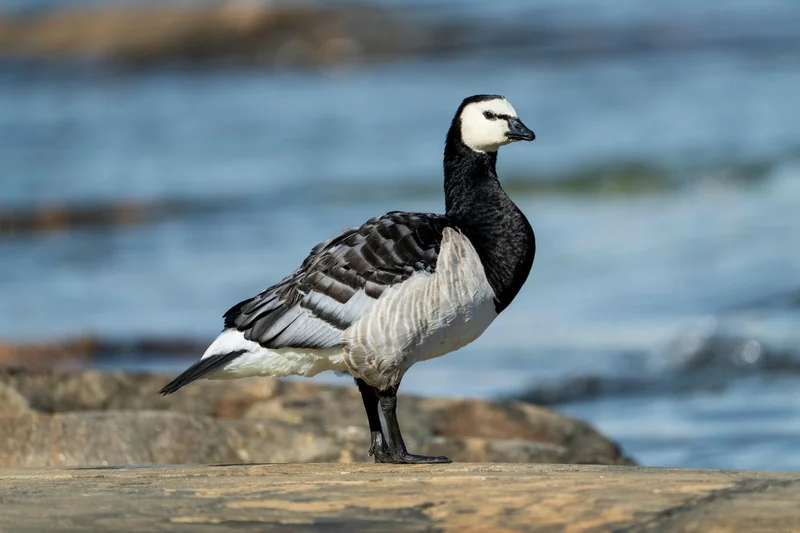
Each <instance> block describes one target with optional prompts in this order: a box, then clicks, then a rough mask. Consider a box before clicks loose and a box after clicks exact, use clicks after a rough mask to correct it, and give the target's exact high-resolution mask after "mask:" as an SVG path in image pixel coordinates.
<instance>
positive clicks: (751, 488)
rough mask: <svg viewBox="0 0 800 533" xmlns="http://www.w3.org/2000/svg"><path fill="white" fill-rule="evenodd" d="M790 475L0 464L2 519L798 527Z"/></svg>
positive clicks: (301, 526) (28, 526)
mask: <svg viewBox="0 0 800 533" xmlns="http://www.w3.org/2000/svg"><path fill="white" fill-rule="evenodd" d="M798 502H800V474H779V473H763V472H762V473H759V472H732V471H711V470H705V471H704V470H672V469H658V468H639V467H620V466H556V465H521V464H488V463H487V464H452V465H437V466H395V465H363V464H362V465H355V464H354V465H341V464H306V465H300V464H283V465H276V464H265V465H240V466H230V465H228V466H185V467H183V466H181V467H157V468H125V469H114V468H104V469H77V470H69V469H60V470H0V509H2V511H0V530H2V531H15V532H18V533H22V532H29V531H30V532H33V531H36V532H38V531H126V532H127V531H142V532H151V531H179V532H180V531H187V532H197V531H200V532H202V531H260V532H272V531H281V532H284V531H300V532H302V531H326V532H327V531H347V532H348V533H357V532H362V531H382V532H389V531H391V532H406V531H442V532H449V531H459V532H461V531H492V532H509V531H528V532H548V533H551V532H564V533H569V532H605V531H609V532H620V533H622V532H624V533H635V532H643V533H644V532H673V531H674V532H697V533H711V532H720V533H721V532H739V531H741V532H767V531H769V532H772V533H775V532H787V533H788V532H795V533H796V532H797V531H800V508H798Z"/></svg>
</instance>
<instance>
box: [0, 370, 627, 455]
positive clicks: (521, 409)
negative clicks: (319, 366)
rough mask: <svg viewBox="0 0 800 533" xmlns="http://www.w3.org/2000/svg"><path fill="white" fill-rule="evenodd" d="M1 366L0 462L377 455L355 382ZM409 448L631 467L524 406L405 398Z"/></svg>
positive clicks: (582, 431) (557, 418)
mask: <svg viewBox="0 0 800 533" xmlns="http://www.w3.org/2000/svg"><path fill="white" fill-rule="evenodd" d="M168 379H169V378H168V377H167V376H158V375H146V374H128V373H121V372H111V373H101V372H95V371H63V370H38V371H37V370H24V369H16V370H15V369H3V370H0V467H52V466H90V465H142V464H175V463H194V464H197V463H213V462H221V463H242V462H282V463H283V462H331V461H335V462H352V461H366V460H368V459H369V458H368V456H367V454H366V450H367V448H368V447H369V432H368V430H367V426H366V417H365V415H364V413H363V407H362V405H361V397H360V395H359V394H358V392H357V390H356V388H355V386H353V387H333V386H321V385H318V384H315V383H313V382H288V381H278V380H271V379H257V378H254V379H247V380H237V381H228V382H224V381H222V382H221V381H200V382H197V383H193V384H192V385H190V386H188V387H186V388H185V389H182V390H181V391H179V392H178V393H177V394H175V395H172V396H168V397H166V398H162V397H161V396H159V395H158V394H157V391H158V390H159V389H160V388H161V387H162V386H163V385H164V384H165V383H166V382H167V381H168ZM399 410H400V413H399V416H400V417H401V418H400V420H401V424H402V426H403V429H404V434H405V435H406V437H407V441H408V444H409V448H410V449H412V451H416V452H418V453H425V454H429V455H448V456H449V457H450V458H451V459H453V460H455V461H472V462H475V461H504V462H558V463H591V464H630V460H629V459H627V458H626V457H625V456H624V455H623V454H622V453H621V451H620V449H619V448H618V447H617V446H616V445H615V444H614V443H613V442H611V441H609V440H608V439H606V438H605V437H603V436H602V435H600V434H599V433H597V432H596V431H595V430H594V429H592V428H591V427H590V426H588V425H587V424H585V423H583V422H580V421H577V420H573V419H570V418H567V417H564V416H561V415H559V414H557V413H555V412H553V411H550V410H547V409H544V408H540V407H536V406H533V405H528V404H524V403H520V402H512V401H507V402H489V401H481V400H469V399H430V398H417V397H413V396H404V397H403V398H402V399H401V401H400V403H399Z"/></svg>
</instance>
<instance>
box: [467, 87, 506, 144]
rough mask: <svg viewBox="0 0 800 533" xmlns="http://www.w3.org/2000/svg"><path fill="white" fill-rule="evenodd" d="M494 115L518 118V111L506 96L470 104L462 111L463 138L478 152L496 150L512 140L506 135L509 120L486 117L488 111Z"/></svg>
mask: <svg viewBox="0 0 800 533" xmlns="http://www.w3.org/2000/svg"><path fill="white" fill-rule="evenodd" d="M487 111H488V112H489V113H491V114H493V115H495V116H496V115H508V116H509V117H513V118H518V117H517V112H516V111H515V110H514V108H513V107H511V104H509V103H508V100H506V99H505V98H495V99H494V100H485V101H483V102H474V103H472V104H468V105H467V106H466V107H465V108H464V109H463V110H462V111H461V140H462V141H464V144H466V145H467V146H469V147H470V148H472V149H473V150H476V151H478V152H495V151H497V149H498V148H500V147H501V146H503V145H506V144H508V143H510V142H511V139H509V138H508V137H506V133H507V132H508V121H507V120H504V119H502V118H494V119H492V118H486V116H485V115H484V114H485V113H486V112H487Z"/></svg>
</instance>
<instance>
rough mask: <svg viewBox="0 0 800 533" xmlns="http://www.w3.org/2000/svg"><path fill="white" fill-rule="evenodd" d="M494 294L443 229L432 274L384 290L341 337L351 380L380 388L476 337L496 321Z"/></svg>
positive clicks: (465, 250) (461, 244)
mask: <svg viewBox="0 0 800 533" xmlns="http://www.w3.org/2000/svg"><path fill="white" fill-rule="evenodd" d="M494 297H495V295H494V291H493V290H492V288H491V286H490V285H489V282H488V280H487V279H486V273H485V271H484V268H483V265H482V264H481V261H480V258H479V257H478V254H477V252H476V251H475V248H474V247H473V246H472V243H471V242H470V241H469V239H467V238H466V237H465V236H464V235H463V234H461V233H459V232H458V231H456V230H453V229H451V228H446V229H445V230H444V235H443V239H442V245H441V248H440V250H439V258H438V260H437V263H436V271H435V272H434V273H433V274H430V273H423V272H421V273H418V274H415V275H414V276H412V277H411V278H409V279H408V280H407V281H405V282H403V283H402V284H400V285H398V286H396V287H392V288H390V289H388V290H387V291H386V292H385V293H384V294H383V295H382V296H381V298H380V299H379V300H378V301H377V302H376V303H375V304H374V305H373V306H372V308H371V309H370V310H369V312H368V313H366V314H365V315H364V316H363V317H362V318H361V319H360V320H359V321H358V322H356V323H355V324H353V325H352V326H351V327H350V328H348V329H347V330H346V331H345V332H344V333H343V334H342V340H343V342H344V358H345V363H346V364H347V367H348V368H349V370H350V372H351V373H353V375H355V376H358V377H361V378H362V379H364V381H366V382H367V383H369V384H370V385H372V386H374V387H377V388H380V389H385V388H387V387H389V386H391V385H395V384H397V383H399V382H400V379H401V378H402V377H403V374H405V372H406V370H408V368H409V367H410V366H411V365H413V364H414V363H416V362H417V361H423V360H426V359H432V358H434V357H439V356H441V355H444V354H446V353H448V352H452V351H453V350H457V349H459V348H461V347H462V346H465V345H467V344H469V343H470V342H472V341H474V340H475V339H476V338H478V337H479V336H480V335H481V334H482V333H483V332H484V331H485V330H486V328H487V327H488V326H489V324H491V323H492V321H493V320H494V319H495V318H496V317H497V312H496V311H495V304H494Z"/></svg>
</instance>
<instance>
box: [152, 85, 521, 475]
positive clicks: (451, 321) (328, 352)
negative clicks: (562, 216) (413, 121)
mask: <svg viewBox="0 0 800 533" xmlns="http://www.w3.org/2000/svg"><path fill="white" fill-rule="evenodd" d="M534 138H535V137H534V134H533V132H532V131H531V130H529V129H528V128H527V127H525V125H524V124H523V123H522V122H521V121H520V119H519V118H518V116H517V113H516V111H514V108H513V107H512V106H511V104H509V103H508V101H507V100H506V99H505V98H504V97H502V96H497V95H476V96H471V97H469V98H466V99H465V100H464V101H463V102H462V103H461V105H460V106H459V108H458V111H457V112H456V115H455V117H454V118H453V121H452V124H451V126H450V130H449V131H448V133H447V141H446V144H445V151H444V190H445V207H446V212H445V214H444V215H438V214H432V213H406V212H401V211H393V212H390V213H387V214H386V215H383V216H381V217H376V218H372V219H370V220H368V221H367V222H366V223H365V224H364V225H362V226H361V227H358V228H352V229H348V230H346V231H344V232H343V233H341V234H340V235H338V236H336V237H334V238H333V239H331V240H328V241H325V242H323V243H320V244H318V245H317V246H316V247H314V249H313V250H312V251H311V254H310V255H309V256H308V257H307V258H306V260H305V261H303V264H302V265H301V266H300V268H298V269H297V270H295V271H294V272H293V273H292V274H290V275H288V276H287V277H285V278H284V279H283V280H281V281H280V282H278V283H277V284H276V285H273V286H272V287H270V288H268V289H266V290H265V291H263V292H262V293H260V294H258V295H257V296H255V297H253V298H250V299H248V300H245V301H243V302H240V303H238V304H236V305H235V306H233V307H232V308H231V309H230V310H229V311H228V312H227V313H225V315H224V321H225V324H224V329H223V330H222V333H221V334H220V335H219V336H218V337H217V338H216V340H215V341H214V342H213V343H212V344H211V346H209V347H208V349H207V350H206V352H205V354H203V357H202V358H201V359H200V361H198V362H197V363H195V364H194V365H192V366H191V367H190V368H188V369H187V370H186V371H185V372H183V373H182V374H181V375H179V376H178V377H177V378H175V379H174V380H172V381H171V382H170V383H169V384H167V385H166V386H165V387H164V388H163V389H162V390H161V394H171V393H173V392H175V391H177V390H178V389H180V388H181V387H183V386H184V385H187V384H189V383H191V382H192V381H195V380H197V379H200V378H207V379H230V378H243V377H249V376H271V377H279V376H288V375H293V374H294V375H301V376H306V377H311V376H315V375H316V374H318V373H320V372H322V371H324V370H334V371H338V372H347V373H349V374H351V375H352V376H353V377H354V378H355V381H356V384H357V385H358V388H359V390H360V391H361V396H362V399H363V401H364V408H365V409H366V411H367V419H368V421H369V428H370V432H371V440H372V444H371V446H370V449H369V454H370V455H372V456H374V458H375V461H376V462H379V463H447V462H450V460H449V459H448V458H447V457H427V456H423V455H414V454H410V453H408V451H407V450H406V446H405V443H404V442H403V436H402V435H401V433H400V426H399V425H398V422H397V414H396V407H397V389H398V387H399V386H400V381H401V380H402V379H403V376H404V375H405V373H406V372H407V371H408V369H409V368H410V367H411V365H413V364H414V363H416V362H418V361H425V360H427V359H432V358H434V357H439V356H442V355H444V354H446V353H449V352H452V351H454V350H457V349H459V348H461V347H463V346H465V345H467V344H469V343H470V342H472V341H474V340H475V339H476V338H478V337H479V336H480V335H481V334H482V333H483V332H484V331H485V330H486V328H487V327H488V326H489V324H491V323H492V321H493V320H494V319H495V318H496V317H497V315H498V314H500V312H501V311H503V310H504V309H505V308H506V307H508V305H509V304H510V303H511V301H512V300H513V299H514V297H515V296H516V295H517V293H518V292H519V290H520V288H521V287H522V285H523V283H525V280H526V279H527V277H528V273H529V272H530V269H531V266H532V264H533V256H534V253H535V250H536V244H535V239H534V235H533V230H532V229H531V226H530V224H529V223H528V220H527V219H526V218H525V215H524V214H523V213H522V212H521V211H520V210H519V208H518V207H517V206H516V205H515V204H514V202H513V201H511V198H509V197H508V195H507V194H506V192H505V191H504V190H503V188H502V187H501V186H500V182H499V181H498V179H497V172H496V170H495V165H496V162H497V150H498V148H500V147H501V146H503V145H506V144H509V143H511V142H514V141H532V140H533V139H534ZM379 410H380V411H381V412H383V416H384V419H385V421H386V432H387V434H388V441H387V438H386V436H384V432H383V427H382V425H381V419H380V416H379Z"/></svg>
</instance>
